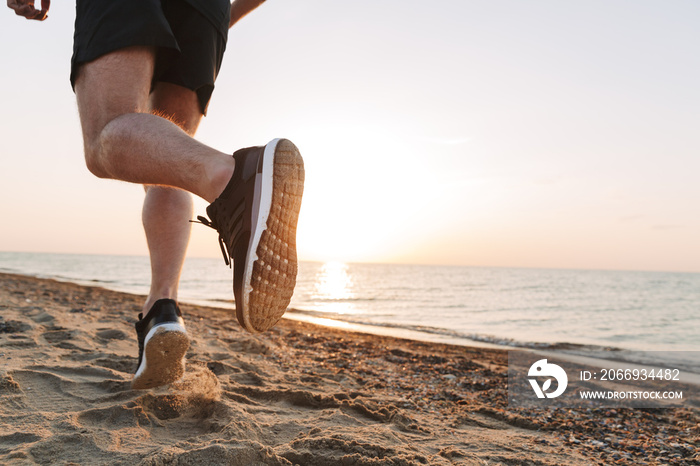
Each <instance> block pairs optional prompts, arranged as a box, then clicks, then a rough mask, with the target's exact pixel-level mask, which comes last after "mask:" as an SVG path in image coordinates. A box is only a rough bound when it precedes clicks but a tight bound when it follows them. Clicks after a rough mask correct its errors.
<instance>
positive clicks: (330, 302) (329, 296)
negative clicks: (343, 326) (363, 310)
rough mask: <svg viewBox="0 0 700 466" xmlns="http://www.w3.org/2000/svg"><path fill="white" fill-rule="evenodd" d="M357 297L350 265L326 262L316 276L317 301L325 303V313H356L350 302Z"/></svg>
mask: <svg viewBox="0 0 700 466" xmlns="http://www.w3.org/2000/svg"><path fill="white" fill-rule="evenodd" d="M354 297H355V293H354V292H353V281H352V277H351V276H350V274H349V273H348V265H347V264H345V263H342V262H326V263H325V264H323V266H322V267H321V269H320V270H319V271H318V273H317V274H316V283H315V286H314V295H313V296H312V298H313V299H315V300H320V301H322V302H323V305H322V307H323V311H327V312H334V313H340V314H350V313H355V312H357V310H356V309H355V306H354V304H353V303H351V302H348V300H351V299H353V298H354Z"/></svg>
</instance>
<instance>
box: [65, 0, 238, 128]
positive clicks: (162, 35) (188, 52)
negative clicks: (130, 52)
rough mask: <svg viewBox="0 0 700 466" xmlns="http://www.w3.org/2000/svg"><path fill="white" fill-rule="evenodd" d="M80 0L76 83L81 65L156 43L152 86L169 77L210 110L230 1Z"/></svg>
mask: <svg viewBox="0 0 700 466" xmlns="http://www.w3.org/2000/svg"><path fill="white" fill-rule="evenodd" d="M198 2H199V3H202V4H204V3H206V4H207V5H206V8H201V12H200V11H199V10H198V9H195V8H194V7H193V6H191V5H190V4H189V3H188V2H187V1H185V0H77V4H76V17H75V35H74V42H73V58H72V60H71V74H70V80H71V85H72V86H73V88H75V79H76V77H77V71H78V68H79V67H80V65H81V64H83V63H87V62H89V61H92V60H95V59H96V58H99V57H100V56H102V55H105V54H107V53H110V52H113V51H115V50H118V49H122V48H125V47H132V46H137V45H142V46H152V47H157V50H158V51H157V55H156V64H155V70H154V73H153V81H152V85H153V84H155V83H156V82H168V83H173V84H177V85H180V86H182V87H186V88H187V89H191V90H193V91H195V92H196V93H197V97H198V99H199V105H200V110H201V112H202V113H203V114H206V109H207V105H208V104H209V98H210V97H211V93H212V91H213V90H214V81H215V80H216V76H217V74H218V73H219V69H220V68H221V61H222V59H223V56H224V50H225V49H226V39H227V35H228V22H229V16H230V7H231V4H230V3H229V1H228V0H223V1H222V0H198Z"/></svg>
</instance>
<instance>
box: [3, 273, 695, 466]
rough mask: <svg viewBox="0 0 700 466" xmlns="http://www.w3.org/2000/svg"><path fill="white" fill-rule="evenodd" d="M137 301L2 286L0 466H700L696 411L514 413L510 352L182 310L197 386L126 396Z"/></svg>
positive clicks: (55, 288)
mask: <svg viewBox="0 0 700 466" xmlns="http://www.w3.org/2000/svg"><path fill="white" fill-rule="evenodd" d="M142 301H143V297H139V296H134V295H129V294H124V293H117V292H113V291H107V290H104V289H101V288H96V287H84V286H78V285H74V284H70V283H61V282H56V281H52V280H41V279H36V278H30V277H22V276H16V275H6V274H0V362H1V365H0V464H61V465H63V464H69V465H72V464H81V465H82V464H85V465H99V464H105V465H106V464H109V465H114V464H128V465H133V464H141V465H165V464H168V465H170V464H172V465H189V464H192V465H195V464H197V465H203V464H207V465H209V464H231V465H257V464H261V465H262V464H265V465H268V464H269V465H290V464H300V465H450V464H476V465H486V464H518V465H519V464H525V465H561V464H572V465H584V464H586V465H587V464H614V463H619V464H700V455H699V454H698V452H697V450H696V449H697V447H698V446H699V442H700V424H698V422H699V419H700V418H699V417H698V412H697V410H696V409H695V408H676V409H666V410H639V409H637V410H632V409H627V410H623V409H620V410H611V409H599V410H596V409H594V410H582V411H575V410H564V409H558V410H549V411H545V410H531V411H525V410H509V409H508V405H507V354H506V352H505V351H502V350H495V349H484V348H472V347H461V346H449V345H441V344H432V343H422V342H415V341H409V340H401V339H395V338H390V337H381V336H373V335H366V334H359V333H349V332H344V331H340V330H336V329H329V328H324V327H318V326H314V325H311V324H306V323H301V322H295V321H290V320H283V321H282V322H280V323H279V324H278V325H277V326H276V327H275V328H274V329H272V330H271V331H269V332H267V333H265V334H263V335H258V336H254V335H250V334H248V333H245V332H244V331H242V330H241V329H240V327H239V326H238V324H237V322H236V321H235V318H232V316H231V315H229V314H228V313H227V312H226V311H224V310H219V309H213V308H206V307H199V306H192V305H186V304H185V305H183V306H182V310H183V313H184V314H185V319H186V323H187V326H188V331H189V332H190V334H191V336H192V346H191V348H190V351H189V352H188V363H187V364H188V370H187V375H186V376H185V378H184V379H183V380H182V381H180V382H178V383H176V384H173V385H171V386H167V387H162V388H159V389H155V390H131V389H130V380H131V376H132V373H133V372H134V370H135V368H136V359H137V345H136V341H135V332H134V328H133V324H134V322H135V320H136V315H137V313H138V311H139V309H140V306H141V303H142Z"/></svg>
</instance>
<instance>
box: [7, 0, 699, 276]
mask: <svg viewBox="0 0 700 466" xmlns="http://www.w3.org/2000/svg"><path fill="white" fill-rule="evenodd" d="M74 18H75V8H74V2H54V4H53V5H52V7H51V10H50V12H49V18H48V19H47V20H46V21H45V22H43V23H37V22H29V21H26V20H23V19H21V18H18V17H15V16H14V14H13V13H12V12H11V11H10V10H9V9H6V10H5V13H4V14H2V15H0V57H2V63H3V65H2V70H3V72H2V73H0V105H1V106H2V109H3V111H2V112H0V127H1V128H2V138H0V198H2V202H0V219H1V220H0V222H2V228H0V250H5V251H37V252H66V253H90V254H93V253H94V254H135V255H143V254H147V248H146V243H145V239H144V235H143V232H142V229H141V224H140V222H141V212H140V209H141V202H142V200H143V190H142V188H141V187H140V186H137V185H130V184H126V183H121V182H117V181H107V180H100V179H97V178H95V177H93V176H92V175H91V174H90V173H89V172H88V171H87V169H86V168H85V165H84V163H83V156H82V141H81V136H80V126H79V120H78V115H77V107H76V104H75V97H74V95H73V92H72V90H71V87H70V83H69V80H68V76H69V72H70V57H71V53H72V28H73V21H74ZM699 21H700V3H699V2H697V1H695V0H688V1H677V0H673V1H667V2H659V1H644V0H634V1H632V0H629V1H622V0H615V1H610V0H587V1H585V2H561V1H558V0H532V1H523V0H496V1H491V0H489V1H486V0H480V1H474V0H434V1H431V2H418V1H413V0H408V1H407V0H380V1H377V0H374V1H367V0H357V1H353V2H343V1H329V0H296V1H281V0H268V1H267V2H266V3H265V4H263V5H262V6H261V7H260V8H259V9H258V10H256V11H254V12H253V13H251V14H250V15H249V16H248V17H246V18H244V19H243V20H242V21H241V22H240V23H239V24H237V25H236V26H235V27H234V28H233V29H232V30H231V31H230V34H229V44H228V50H227V54H226V57H225V59H224V64H223V67H222V70H221V73H220V75H219V79H218V81H217V87H216V90H215V91H214V95H213V98H212V101H211V104H210V107H209V113H208V116H207V117H206V118H205V120H204V122H203V123H202V125H201V126H200V130H199V133H198V135H197V137H198V139H199V140H201V141H202V142H204V143H206V144H208V145H210V146H212V147H215V148H217V149H219V150H222V151H226V152H231V153H232V152H233V151H235V150H236V149H238V148H241V147H247V146H251V145H263V144H265V143H267V142H268V141H269V140H271V139H273V138H276V137H286V138H288V139H291V140H292V141H294V142H295V144H296V145H297V146H298V147H299V149H300V150H301V153H302V155H303V156H304V160H305V165H306V186H305V194H304V200H303V205H302V212H301V215H300V219H299V227H298V252H299V256H300V259H302V260H317V261H348V262H390V263H417V264H447V265H467V266H498V267H547V268H576V269H617V270H667V271H689V272H700V215H699V214H700V207H699V205H700V182H698V180H699V178H700V131H698V123H700V91H699V90H698V84H697V83H699V82H700V50H699V49H700V29H699V28H698V27H697V25H698V22H699ZM205 207H206V203H205V202H204V201H202V200H199V199H198V200H197V201H196V203H195V210H196V214H202V213H204V209H205ZM215 235H216V234H215V233H214V232H213V231H210V230H209V229H207V228H205V227H202V226H200V225H195V226H194V228H193V236H192V242H191V245H190V249H189V255H190V256H199V257H216V256H217V255H219V254H220V252H219V248H218V245H217V243H216V236H215Z"/></svg>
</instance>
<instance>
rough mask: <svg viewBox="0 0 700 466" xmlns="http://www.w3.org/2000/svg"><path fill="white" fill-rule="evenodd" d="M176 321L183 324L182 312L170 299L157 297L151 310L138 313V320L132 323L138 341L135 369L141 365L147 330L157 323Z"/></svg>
mask: <svg viewBox="0 0 700 466" xmlns="http://www.w3.org/2000/svg"><path fill="white" fill-rule="evenodd" d="M164 323H178V324H180V325H182V326H183V327H184V326H185V321H184V320H183V319H182V313H181V312H180V308H179V307H178V305H177V303H176V302H175V301H174V300H172V299H159V300H158V301H156V302H155V303H154V304H153V306H152V307H151V310H150V311H148V314H146V317H144V316H143V314H139V321H138V322H136V324H134V327H136V335H137V338H138V341H139V362H138V364H137V365H136V367H137V369H138V367H139V366H141V360H142V359H143V348H144V343H145V341H146V335H148V332H149V331H150V330H151V329H152V328H153V327H155V326H156V325H159V324H164Z"/></svg>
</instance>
